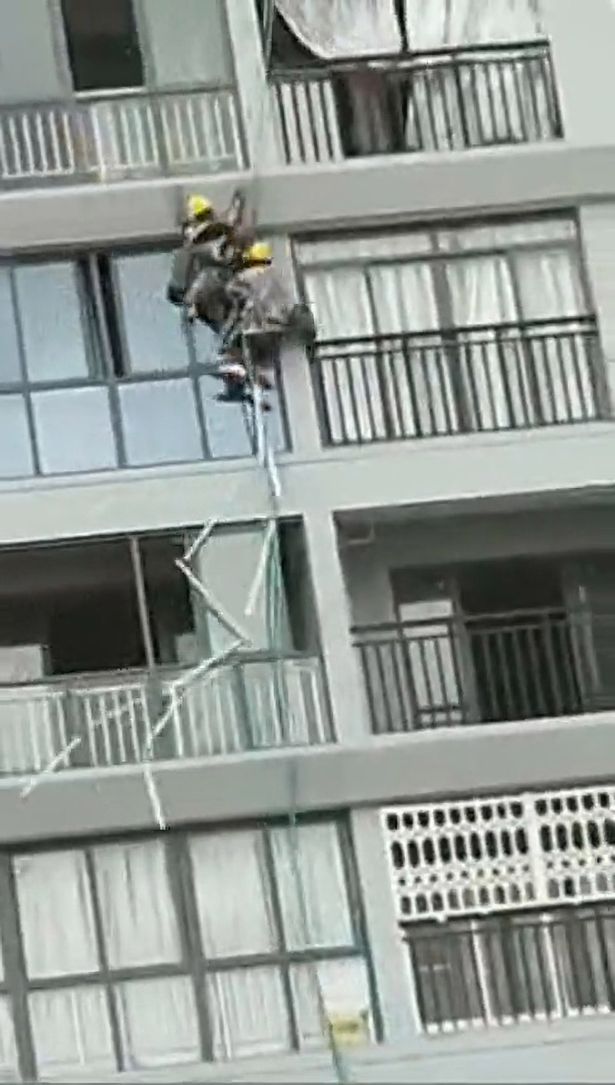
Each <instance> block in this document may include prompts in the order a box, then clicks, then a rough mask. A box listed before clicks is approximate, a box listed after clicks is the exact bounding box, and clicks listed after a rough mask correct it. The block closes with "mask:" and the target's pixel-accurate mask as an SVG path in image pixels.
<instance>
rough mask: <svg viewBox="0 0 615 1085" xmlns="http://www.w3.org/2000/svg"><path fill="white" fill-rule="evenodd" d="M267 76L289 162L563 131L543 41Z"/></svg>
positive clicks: (457, 146) (452, 147)
mask: <svg viewBox="0 0 615 1085" xmlns="http://www.w3.org/2000/svg"><path fill="white" fill-rule="evenodd" d="M271 79H272V82H273V90H274V95H275V100H276V104H277V109H278V114H279V119H280V128H281V132H282V141H283V147H284V154H285V157H286V162H287V163H288V164H289V165H298V164H314V163H325V162H338V161H341V160H343V159H345V158H349V157H361V156H365V155H374V154H402V153H416V152H421V151H460V150H466V149H469V148H473V147H493V146H501V145H506V144H521V143H534V142H538V141H541V140H553V139H560V138H561V137H562V135H563V132H562V121H561V114H560V109H559V104H558V98H557V90H556V86H555V79H554V75H553V67H552V63H551V52H550V47H549V44H548V42H546V41H534V42H529V43H527V42H525V43H524V42H521V43H515V44H506V45H501V44H495V45H479V46H470V47H464V48H455V49H450V48H449V49H437V50H434V51H431V52H422V53H414V54H410V55H404V56H400V55H399V54H396V55H394V56H381V57H370V58H369V59H365V58H362V59H361V58H355V59H351V60H343V61H335V62H326V63H310V64H306V65H305V66H301V67H296V68H292V69H291V68H288V67H282V68H280V69H278V70H276V71H274V72H273V74H272V76H271Z"/></svg>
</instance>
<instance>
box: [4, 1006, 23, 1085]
mask: <svg viewBox="0 0 615 1085" xmlns="http://www.w3.org/2000/svg"><path fill="white" fill-rule="evenodd" d="M0 1075H2V1077H4V1078H5V1080H6V1081H17V1080H18V1077H19V1075H18V1070H17V1048H16V1046H15V1026H14V1023H13V1015H12V1013H11V1005H10V1001H9V999H8V998H4V997H2V998H0ZM5 1075H6V1077H5Z"/></svg>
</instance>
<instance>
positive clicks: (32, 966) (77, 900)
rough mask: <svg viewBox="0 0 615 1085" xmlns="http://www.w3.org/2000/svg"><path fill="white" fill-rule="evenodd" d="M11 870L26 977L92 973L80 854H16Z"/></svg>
mask: <svg viewBox="0 0 615 1085" xmlns="http://www.w3.org/2000/svg"><path fill="white" fill-rule="evenodd" d="M13 869H14V871H15V880H16V883H17V900H18V906H19V919H20V923H21V930H22V936H23V942H24V953H25V957H26V969H27V972H28V975H29V976H30V977H31V978H36V979H39V978H42V977H43V976H63V975H71V974H73V973H76V972H95V971H96V970H97V969H98V953H97V950H96V937H95V928H94V918H93V911H92V901H91V897H90V887H89V884H88V878H87V871H86V866H85V856H84V855H83V853H82V852H79V851H53V852H43V853H41V854H39V855H19V856H17V857H16V858H15V859H14V860H13Z"/></svg>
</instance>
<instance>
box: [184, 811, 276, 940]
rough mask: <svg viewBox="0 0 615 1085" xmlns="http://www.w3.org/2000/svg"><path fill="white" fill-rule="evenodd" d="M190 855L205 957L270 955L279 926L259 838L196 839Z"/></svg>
mask: <svg viewBox="0 0 615 1085" xmlns="http://www.w3.org/2000/svg"><path fill="white" fill-rule="evenodd" d="M190 851H191V855H192V865H193V870H194V883H195V889H196V898H197V906H198V911H199V921H200V928H201V937H202V939H203V951H204V953H205V956H206V957H209V958H215V957H233V956H240V955H241V954H247V953H267V952H272V951H273V950H274V949H275V945H276V938H275V926H274V920H273V912H272V907H271V901H270V897H269V891H268V885H267V880H266V868H265V853H264V848H263V839H262V835H261V833H260V832H258V830H254V831H247V832H225V833H220V834H217V833H216V834H207V835H206V836H196V837H193V838H192V839H191V841H190ZM239 886H241V892H238V887H239Z"/></svg>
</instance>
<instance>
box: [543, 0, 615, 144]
mask: <svg viewBox="0 0 615 1085" xmlns="http://www.w3.org/2000/svg"><path fill="white" fill-rule="evenodd" d="M542 9H543V19H544V23H545V29H546V31H547V34H548V35H549V37H550V39H551V45H552V50H553V63H554V67H555V76H556V81H557V85H558V87H559V94H560V100H561V105H562V111H563V119H564V134H565V137H566V140H567V141H568V142H571V143H583V144H586V145H589V146H591V145H596V144H605V143H613V142H615V111H614V110H613V102H614V101H615V65H614V64H613V42H614V41H615V3H614V2H613V0H584V2H583V4H582V5H580V4H579V0H542Z"/></svg>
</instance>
